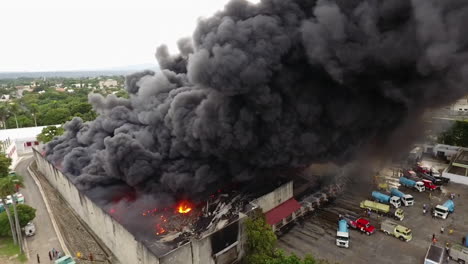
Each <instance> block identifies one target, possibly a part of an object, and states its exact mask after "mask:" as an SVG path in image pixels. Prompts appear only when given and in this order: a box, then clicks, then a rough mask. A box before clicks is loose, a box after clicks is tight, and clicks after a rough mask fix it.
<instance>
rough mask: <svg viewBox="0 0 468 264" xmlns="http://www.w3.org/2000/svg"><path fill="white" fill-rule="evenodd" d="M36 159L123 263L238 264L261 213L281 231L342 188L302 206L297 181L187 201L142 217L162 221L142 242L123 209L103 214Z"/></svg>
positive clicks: (42, 160)
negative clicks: (120, 213) (125, 222)
mask: <svg viewBox="0 0 468 264" xmlns="http://www.w3.org/2000/svg"><path fill="white" fill-rule="evenodd" d="M34 154H35V159H36V162H37V165H38V169H39V170H40V171H41V172H42V173H43V175H45V176H46V178H47V179H48V181H49V182H50V183H51V185H52V186H54V187H55V188H56V189H57V191H58V192H59V193H60V194H61V195H62V196H63V198H64V199H65V201H67V202H68V203H69V205H70V206H71V207H72V208H73V209H74V211H75V212H76V214H77V215H78V216H79V217H81V218H82V220H83V221H85V223H86V224H87V225H88V226H89V227H90V228H91V230H92V231H93V232H94V233H95V234H96V235H97V236H98V237H99V238H100V239H101V241H103V243H104V244H105V245H106V246H107V247H108V248H109V249H110V250H111V251H112V252H113V253H114V254H115V256H116V257H117V259H118V262H120V263H141V264H145V263H171V264H177V263H180V264H186V263H193V264H206V263H213V264H214V263H216V264H229V263H236V262H237V261H239V260H240V259H241V258H242V256H243V255H244V253H245V246H246V239H247V238H246V234H245V226H244V222H245V220H246V219H247V217H249V215H250V214H252V213H253V212H254V211H255V210H262V211H263V212H264V213H265V216H266V220H267V223H268V224H269V225H271V226H272V228H273V230H275V231H277V232H279V231H280V230H281V229H282V228H283V227H285V226H287V225H288V224H291V223H293V222H295V221H297V220H298V218H300V217H302V216H304V215H305V214H307V213H309V212H311V211H313V210H314V209H315V208H318V207H319V206H320V205H322V204H323V203H325V202H326V201H327V200H328V199H331V198H334V197H335V196H336V195H337V194H338V193H339V192H340V191H341V188H342V186H340V185H337V184H330V185H328V186H326V187H323V186H321V188H320V191H317V192H314V193H311V194H309V195H305V196H304V197H303V199H301V203H299V202H298V201H297V200H296V199H295V197H296V195H297V193H298V192H299V191H301V190H300V188H294V185H293V181H286V182H284V183H282V184H280V183H278V184H276V185H277V186H276V187H275V186H274V185H272V186H270V187H269V188H259V189H262V190H261V191H259V192H250V193H245V192H241V191H239V190H235V189H234V190H229V191H221V190H220V191H219V193H218V194H217V195H212V196H211V197H210V198H209V199H207V200H206V201H205V203H204V204H203V205H201V204H200V205H197V204H194V203H192V202H190V201H188V200H184V201H181V202H179V203H177V204H176V205H174V207H173V208H154V209H150V210H146V211H143V212H141V217H153V218H155V219H157V221H155V223H156V224H155V226H154V230H148V231H149V232H151V233H152V234H153V235H152V239H147V238H146V239H141V238H139V237H138V236H137V235H134V234H132V233H131V232H129V231H128V230H127V229H126V228H125V227H124V226H122V225H121V224H120V223H119V221H118V218H116V217H114V216H113V214H115V213H116V210H118V209H110V210H109V211H105V210H103V209H101V207H100V206H98V205H97V204H95V203H94V202H93V201H92V200H91V199H89V198H88V197H86V195H84V194H83V193H82V192H81V191H80V190H78V189H77V188H76V187H75V186H74V185H73V184H72V183H71V182H70V180H69V179H68V178H67V177H66V176H65V175H64V174H63V173H62V172H61V171H60V170H59V169H57V168H56V167H54V166H53V165H52V164H51V163H50V162H49V161H47V160H46V159H45V158H44V157H43V155H42V154H41V153H39V152H37V151H35V153H34Z"/></svg>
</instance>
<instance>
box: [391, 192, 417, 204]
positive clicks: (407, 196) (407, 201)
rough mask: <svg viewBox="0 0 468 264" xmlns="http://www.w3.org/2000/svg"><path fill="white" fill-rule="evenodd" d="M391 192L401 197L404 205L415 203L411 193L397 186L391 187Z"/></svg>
mask: <svg viewBox="0 0 468 264" xmlns="http://www.w3.org/2000/svg"><path fill="white" fill-rule="evenodd" d="M390 193H391V194H392V195H394V196H397V197H400V200H401V203H402V204H403V205H404V206H412V205H413V204H414V198H413V196H412V195H410V194H404V193H403V192H401V191H400V190H398V189H397V188H391V189H390Z"/></svg>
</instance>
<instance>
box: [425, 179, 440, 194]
mask: <svg viewBox="0 0 468 264" xmlns="http://www.w3.org/2000/svg"><path fill="white" fill-rule="evenodd" d="M421 181H422V182H423V183H424V187H426V190H430V191H434V190H437V189H439V186H437V185H435V184H434V183H432V182H431V181H430V180H421Z"/></svg>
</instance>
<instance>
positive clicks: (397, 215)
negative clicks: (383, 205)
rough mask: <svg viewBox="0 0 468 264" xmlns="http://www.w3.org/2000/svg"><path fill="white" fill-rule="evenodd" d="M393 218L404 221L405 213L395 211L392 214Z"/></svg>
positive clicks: (399, 210)
mask: <svg viewBox="0 0 468 264" xmlns="http://www.w3.org/2000/svg"><path fill="white" fill-rule="evenodd" d="M393 217H394V218H395V219H397V220H400V221H403V219H405V213H404V212H403V210H402V209H396V210H395V212H394V214H393Z"/></svg>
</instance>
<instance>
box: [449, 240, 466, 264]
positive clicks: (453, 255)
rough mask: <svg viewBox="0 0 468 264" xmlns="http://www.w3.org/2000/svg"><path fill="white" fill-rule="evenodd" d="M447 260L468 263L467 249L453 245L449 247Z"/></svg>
mask: <svg viewBox="0 0 468 264" xmlns="http://www.w3.org/2000/svg"><path fill="white" fill-rule="evenodd" d="M449 258H450V259H451V260H454V261H456V262H458V263H468V248H466V247H464V246H462V245H459V244H454V245H453V246H451V247H450V250H449Z"/></svg>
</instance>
